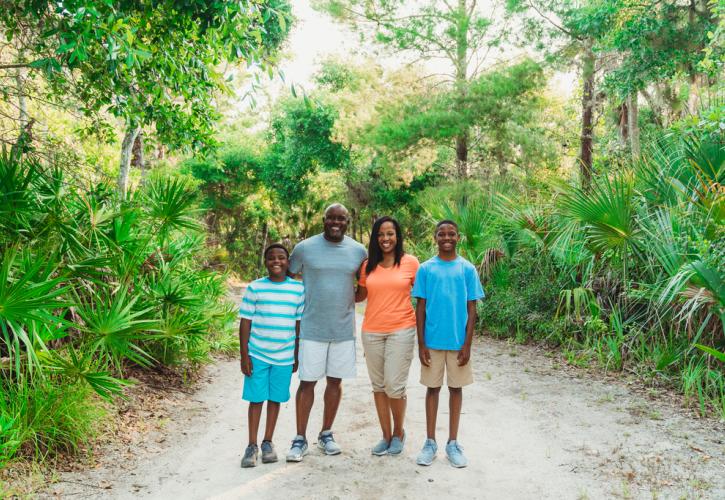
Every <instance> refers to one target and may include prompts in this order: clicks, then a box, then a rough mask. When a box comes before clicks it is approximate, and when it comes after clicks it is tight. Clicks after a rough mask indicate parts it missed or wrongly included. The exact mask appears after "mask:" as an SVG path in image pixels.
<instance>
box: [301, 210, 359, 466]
mask: <svg viewBox="0 0 725 500" xmlns="http://www.w3.org/2000/svg"><path fill="white" fill-rule="evenodd" d="M322 222H323V226H324V231H323V233H322V234H318V235H316V236H312V237H311V238H308V239H306V240H304V241H302V242H300V243H299V244H297V246H295V248H294V249H293V250H292V255H291V256H290V265H289V270H290V272H292V273H294V274H300V273H301V274H302V280H303V281H304V284H305V311H304V313H303V315H302V322H301V325H300V347H299V358H298V359H299V377H300V386H299V389H298V390H297V397H296V399H295V403H296V409H297V436H295V438H294V440H293V441H292V446H291V447H290V451H289V453H288V454H287V461H288V462H301V461H302V457H304V456H305V455H306V454H307V451H308V445H307V422H308V421H309V418H310V411H311V410H312V405H313V403H314V401H315V384H316V383H317V381H318V380H320V379H322V378H326V379H327V386H326V388H325V407H324V411H323V415H322V430H321V431H320V434H319V435H318V439H317V445H318V447H319V448H320V449H321V450H322V451H323V452H324V453H325V454H327V455H338V454H339V453H340V452H341V451H342V450H341V449H340V446H339V445H338V444H337V443H336V442H335V439H334V437H333V436H332V424H333V422H334V421H335V415H337V408H338V407H339V406H340V400H341V399H342V379H344V378H354V377H355V375H356V373H355V279H356V275H357V272H358V270H359V269H360V265H361V264H362V262H363V261H364V260H365V258H366V257H367V252H366V251H365V247H363V246H362V245H361V244H360V243H358V242H357V241H355V240H353V239H352V238H349V237H347V236H345V231H346V230H347V225H348V223H349V222H350V215H349V213H348V211H347V209H346V208H345V207H344V206H342V205H341V204H339V203H335V204H333V205H330V206H329V207H327V209H326V210H325V214H324V217H323V219H322Z"/></svg>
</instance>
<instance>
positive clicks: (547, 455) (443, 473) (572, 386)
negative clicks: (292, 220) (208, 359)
mask: <svg viewBox="0 0 725 500" xmlns="http://www.w3.org/2000/svg"><path fill="white" fill-rule="evenodd" d="M358 324H360V318H358ZM358 347H360V346H359V339H358ZM473 360H474V370H475V378H476V382H475V384H474V385H473V386H471V387H470V388H466V389H465V390H464V406H463V413H464V414H463V416H462V423H461V433H460V440H461V443H462V444H463V445H464V446H465V452H466V454H467V455H468V457H469V461H470V466H469V467H468V468H466V469H458V470H457V469H453V468H452V467H450V466H449V465H448V463H447V461H446V459H445V455H444V453H443V451H442V450H441V449H439V454H438V460H437V461H436V462H434V463H433V465H432V466H430V467H427V468H424V467H419V466H417V465H416V464H415V463H414V460H415V456H416V454H417V452H418V450H419V448H420V446H421V445H422V441H423V439H424V429H425V415H424V411H423V399H424V392H425V391H424V388H422V387H421V386H420V384H418V382H417V376H418V374H419V370H420V366H419V364H417V360H416V363H415V364H414V365H413V367H412V369H411V375H410V381H409V407H408V408H409V409H408V416H407V430H408V437H409V439H408V442H407V444H406V449H405V451H404V453H403V455H402V456H398V457H389V456H388V457H373V456H371V455H370V452H369V448H370V446H372V445H373V444H374V443H375V442H376V441H377V439H378V438H379V431H378V427H377V421H376V417H375V412H374V407H373V403H372V396H371V394H370V387H369V381H368V379H367V371H366V369H365V365H364V361H363V357H362V349H359V350H358V361H357V369H358V377H357V379H355V380H354V381H350V382H347V383H346V384H345V385H344V396H343V401H342V405H341V407H340V411H339V414H338V418H337V421H336V423H335V429H334V430H335V432H336V438H337V440H338V442H339V443H340V444H341V446H342V447H343V454H342V455H341V456H337V457H327V456H323V455H322V454H321V453H320V452H319V450H317V449H316V448H315V449H313V450H312V452H311V454H310V455H308V456H307V457H305V460H304V461H303V462H302V463H300V464H287V463H285V462H284V461H281V462H279V463H276V464H271V465H261V464H260V465H259V466H258V467H257V468H255V469H240V467H239V461H240V458H241V450H242V448H243V446H244V445H245V444H246V405H245V404H243V403H242V401H241V400H240V394H241V374H240V371H239V367H238V366H239V365H238V362H236V361H220V362H218V363H216V364H215V365H213V366H210V367H209V368H208V369H207V373H206V378H207V379H208V382H207V383H204V384H202V387H201V389H200V390H199V391H198V392H197V393H195V394H193V395H189V396H187V397H185V398H184V400H183V401H182V403H181V404H180V405H179V406H177V407H175V408H172V409H170V410H169V411H170V416H167V417H166V419H167V424H166V425H165V427H164V429H163V432H161V433H158V432H156V433H151V434H149V436H148V440H149V444H148V446H145V447H144V449H143V450H142V451H139V452H138V453H137V456H136V457H134V458H133V459H130V460H129V459H128V458H127V457H126V456H120V455H119V456H114V455H113V454H109V455H108V456H104V457H101V462H100V463H99V466H98V468H96V469H95V470H91V471H87V472H83V473H64V474H61V475H60V477H59V478H58V479H59V482H57V483H56V484H53V485H50V486H49V487H48V490H47V491H46V493H45V494H44V495H43V496H51V497H53V496H62V497H69V498H96V497H97V498H159V499H177V500H178V499H187V498H189V499H196V498H222V499H232V498H265V499H276V498H279V499H295V500H296V499H299V498H331V499H347V498H360V499H375V498H411V499H415V498H421V497H423V496H425V498H432V499H435V498H449V497H451V498H460V499H465V498H490V499H518V498H524V499H528V498H532V499H538V498H556V499H559V498H612V497H614V498H617V497H620V498H653V497H654V498H725V426H723V425H722V423H720V424H718V423H713V422H711V421H702V420H695V419H692V418H689V417H687V416H685V415H684V413H683V412H681V411H679V410H677V409H676V408H673V407H671V406H670V405H669V404H666V403H657V402H652V401H649V400H648V399H647V398H645V397H643V396H640V395H638V394H635V393H633V392H631V391H630V390H629V389H627V387H626V384H623V383H617V382H607V381H600V380H592V379H591V378H589V376H588V375H586V374H583V373H581V372H578V371H575V370H565V369H562V368H559V367H558V362H557V361H556V360H555V359H553V358H550V357H547V356H546V355H544V354H542V353H540V352H539V351H537V350H536V349H534V348H529V347H525V346H515V345H510V344H507V343H506V342H501V341H495V340H491V339H479V340H477V341H476V343H475V346H474V356H473ZM296 386H297V382H296V381H294V387H293V389H295V388H296ZM323 388H324V387H323V386H322V385H320V386H318V388H317V400H316V404H315V407H314V408H313V412H312V418H311V422H310V433H311V434H312V435H314V434H316V433H317V430H318V429H319V427H320V422H321V414H322V405H321V403H322V390H323ZM447 401H448V398H447V395H446V394H445V393H442V396H441V415H440V417H439V429H438V432H439V434H438V441H439V443H444V442H445V437H446V434H447V433H446V429H447V424H448V423H447ZM293 435H294V403H293V402H292V401H290V402H289V403H288V404H285V405H283V407H282V411H281V414H280V420H279V424H278V426H277V432H276V437H275V443H276V445H277V449H278V453H279V454H280V456H282V457H283V456H284V454H285V452H286V448H287V446H288V444H289V440H290V439H291V438H292V437H293ZM441 448H442V446H441Z"/></svg>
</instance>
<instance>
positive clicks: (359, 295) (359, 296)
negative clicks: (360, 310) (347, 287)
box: [355, 283, 368, 302]
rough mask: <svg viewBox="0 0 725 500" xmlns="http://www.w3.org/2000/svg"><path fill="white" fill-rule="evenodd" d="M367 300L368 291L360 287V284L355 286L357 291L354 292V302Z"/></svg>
mask: <svg viewBox="0 0 725 500" xmlns="http://www.w3.org/2000/svg"><path fill="white" fill-rule="evenodd" d="M367 298H368V289H367V288H365V287H364V286H362V285H361V284H360V283H358V284H357V289H356V290H355V302H362V301H363V300H365V299H367Z"/></svg>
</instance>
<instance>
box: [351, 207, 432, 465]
mask: <svg viewBox="0 0 725 500" xmlns="http://www.w3.org/2000/svg"><path fill="white" fill-rule="evenodd" d="M419 265H420V264H419V263H418V259H416V258H415V257H414V256H413V255H409V254H406V253H405V252H404V251H403V235H402V233H401V231H400V225H399V224H398V221H396V220H395V219H393V218H392V217H381V218H379V219H378V220H376V221H375V223H374V224H373V228H372V230H371V232H370V245H369V248H368V260H366V261H365V262H363V264H362V268H361V269H360V280H359V282H358V288H357V293H356V295H355V300H356V301H358V302H359V301H362V300H365V298H367V300H368V303H367V307H366V309H365V319H364V320H363V325H362V344H363V348H364V350H365V362H366V363H367V367H368V373H369V374H370V382H372V386H373V396H374V398H375V408H376V410H377V412H378V419H379V420H380V428H381V430H382V431H383V438H382V439H381V440H380V442H378V443H377V444H376V445H375V446H374V447H373V449H372V453H373V455H386V454H387V455H398V454H400V453H401V452H402V451H403V445H404V444H405V430H404V428H403V420H404V418H405V406H406V398H405V386H406V383H407V381H408V372H409V370H410V363H411V361H412V359H413V349H414V346H415V311H414V310H413V306H412V303H411V299H410V291H411V289H412V287H413V281H414V280H415V273H416V272H417V271H418V266H419ZM391 421H392V422H391Z"/></svg>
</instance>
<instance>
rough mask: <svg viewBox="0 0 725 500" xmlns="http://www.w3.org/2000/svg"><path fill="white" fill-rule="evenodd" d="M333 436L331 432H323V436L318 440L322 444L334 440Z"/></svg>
mask: <svg viewBox="0 0 725 500" xmlns="http://www.w3.org/2000/svg"><path fill="white" fill-rule="evenodd" d="M334 440H335V438H333V437H332V434H325V435H324V436H320V441H322V442H323V444H327V443H329V442H330V441H334Z"/></svg>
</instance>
